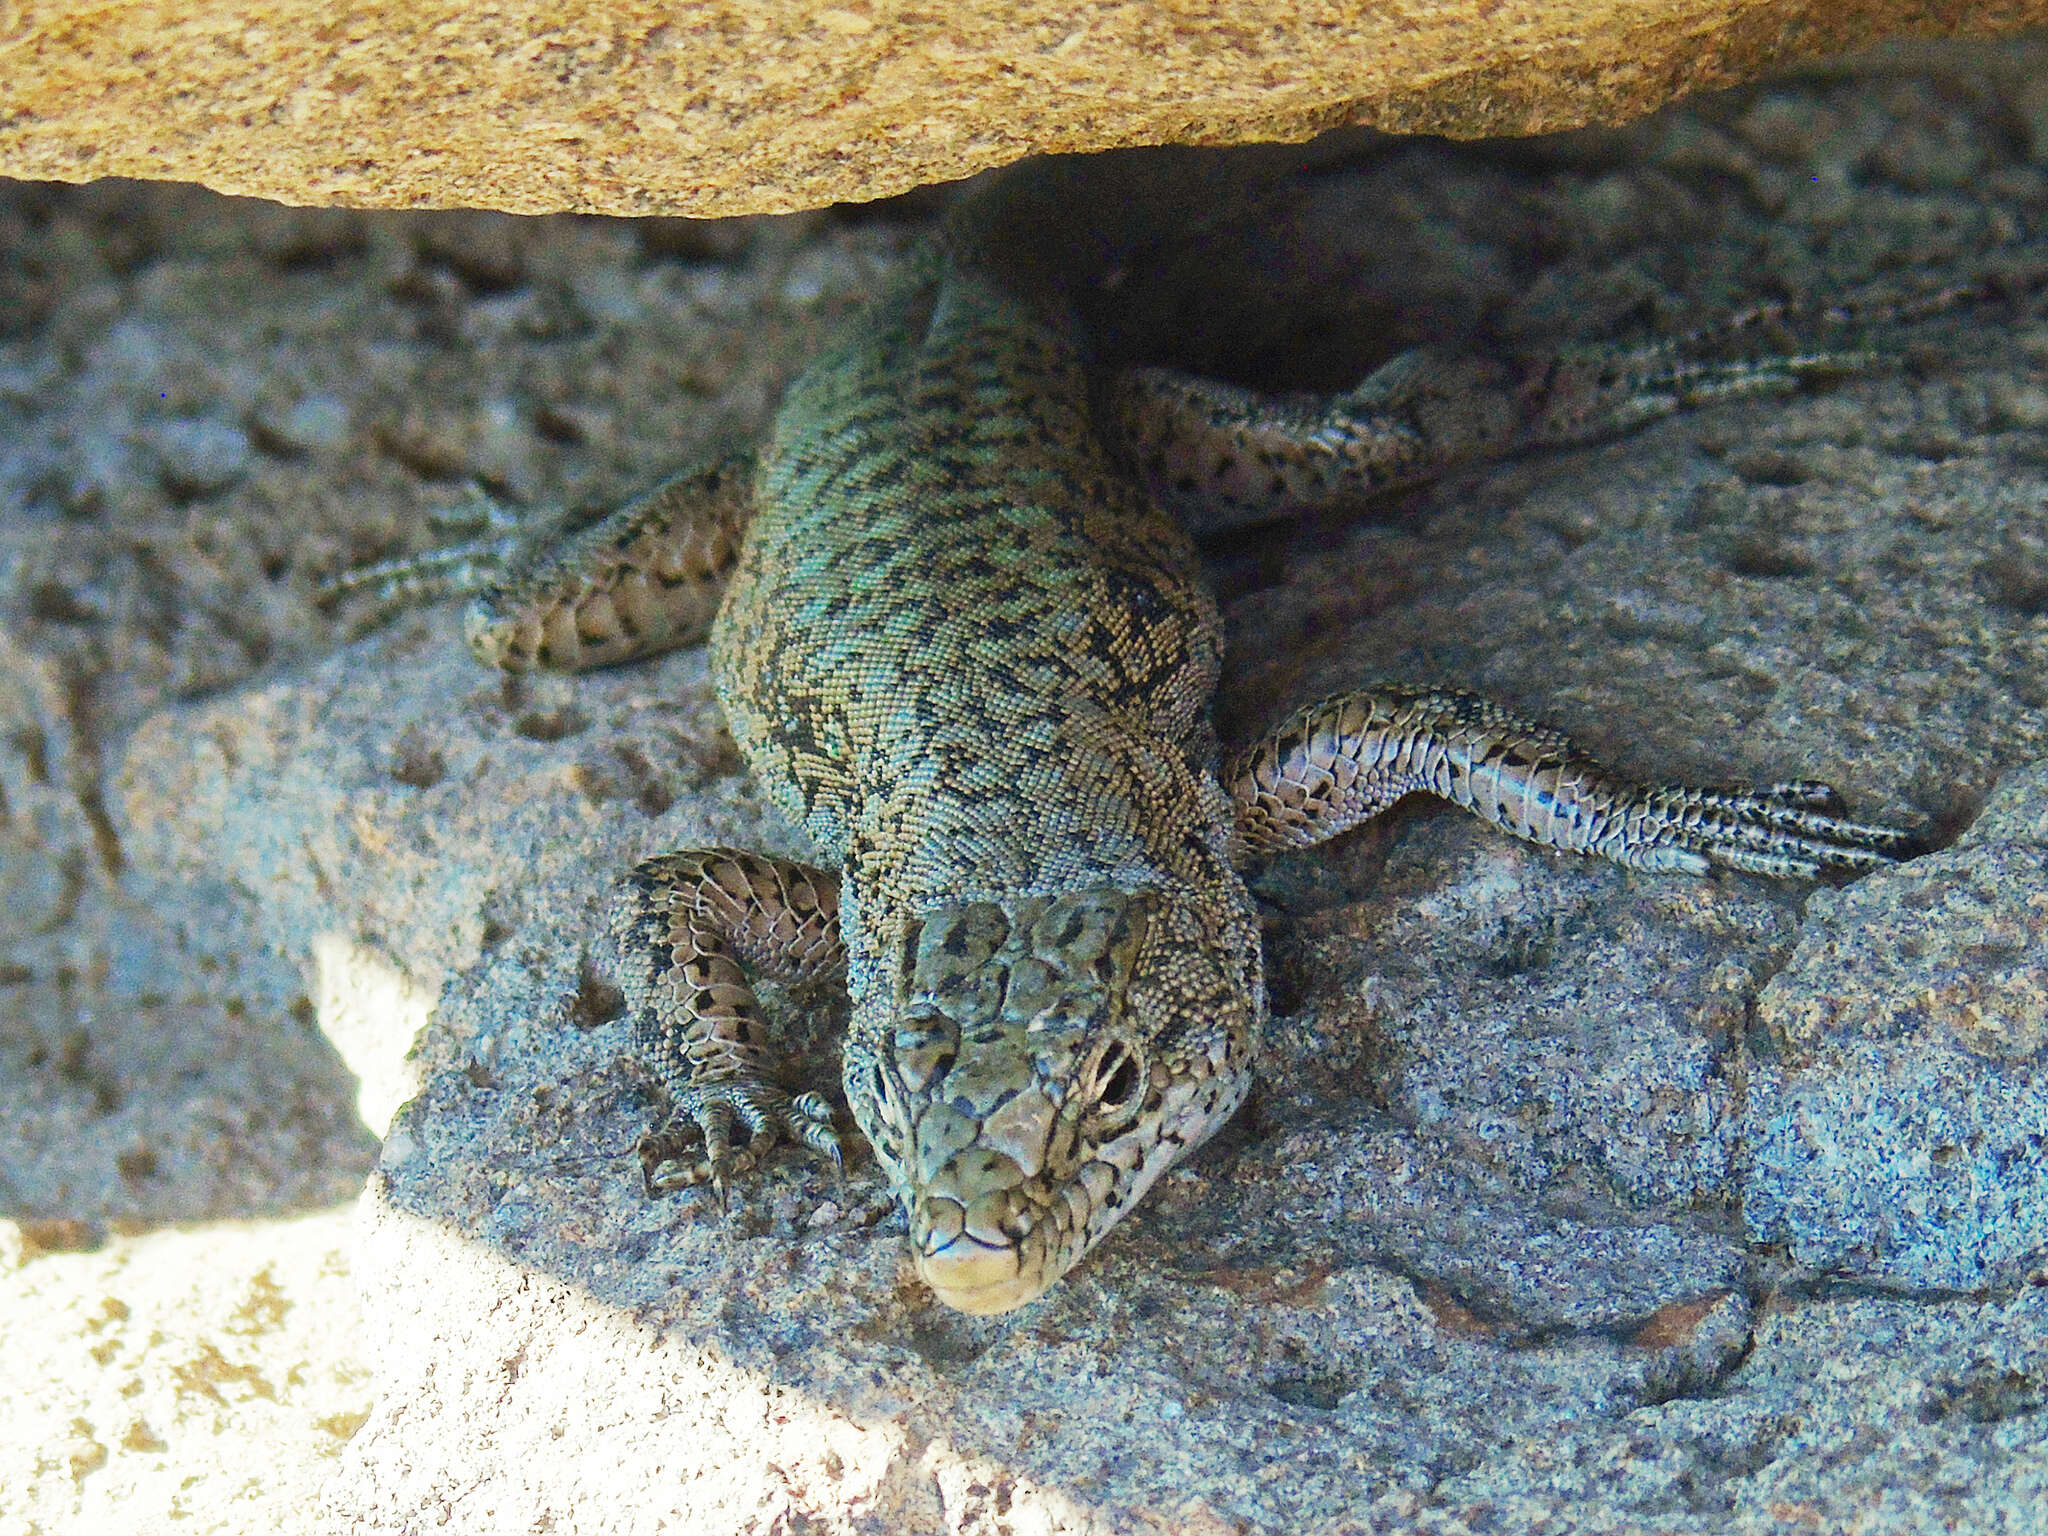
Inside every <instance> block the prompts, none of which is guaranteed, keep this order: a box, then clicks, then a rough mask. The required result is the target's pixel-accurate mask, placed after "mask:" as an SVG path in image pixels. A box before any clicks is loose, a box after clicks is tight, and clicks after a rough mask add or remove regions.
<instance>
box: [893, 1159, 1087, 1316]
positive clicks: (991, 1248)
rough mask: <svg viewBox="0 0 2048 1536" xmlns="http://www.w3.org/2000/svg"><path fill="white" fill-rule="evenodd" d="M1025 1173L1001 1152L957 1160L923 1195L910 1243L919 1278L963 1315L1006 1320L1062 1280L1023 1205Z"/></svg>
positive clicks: (1042, 1233)
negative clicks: (1006, 1315) (1001, 1316)
mask: <svg viewBox="0 0 2048 1536" xmlns="http://www.w3.org/2000/svg"><path fill="white" fill-rule="evenodd" d="M1025 1183H1026V1176H1025V1173H1024V1170H1023V1169H1022V1168H1021V1167H1019V1166H1018V1165H1017V1163H1016V1161H1015V1160H1014V1159H1012V1158H1010V1157H1007V1156H1005V1155H1004V1154H1002V1153H1000V1152H992V1151H989V1150H988V1149H986V1148H976V1149H974V1150H973V1151H971V1152H968V1153H965V1154H963V1155H961V1156H959V1157H956V1158H953V1159H952V1160H950V1161H949V1162H947V1163H946V1165H945V1166H944V1167H942V1168H941V1169H939V1171H938V1173H937V1174H936V1176H934V1177H933V1178H932V1179H931V1181H930V1182H929V1183H927V1184H926V1185H925V1187H924V1188H923V1189H921V1190H919V1191H918V1192H917V1195H916V1198H915V1199H914V1201H913V1202H911V1209H910V1241H911V1246H912V1249H913V1251H914V1252H915V1253H916V1255H917V1272H918V1274H919V1275H920V1276H922V1277H923V1279H924V1282H925V1284H927V1285H929V1286H930V1287H931V1288H932V1289H933V1291H935V1292H937V1293H938V1297H939V1300H941V1301H943V1302H944V1303H945V1304H946V1305H947V1306H949V1307H952V1308H954V1309H955V1310H956V1311H960V1312H972V1313H976V1314H986V1313H991V1312H1008V1311H1010V1310H1011V1309H1013V1308H1016V1307H1021V1306H1023V1305H1024V1303H1025V1302H1027V1301H1030V1300H1032V1299H1034V1298H1035V1297H1037V1296H1038V1295H1039V1294H1040V1293H1042V1292H1043V1291H1044V1290H1045V1289H1046V1287H1047V1286H1048V1285H1050V1284H1051V1283H1052V1282H1053V1281H1054V1280H1055V1279H1057V1278H1058V1274H1057V1273H1056V1272H1048V1270H1049V1266H1048V1264H1047V1262H1046V1261H1047V1254H1046V1246H1045V1238H1046V1229H1045V1227H1044V1225H1043V1224H1042V1223H1041V1222H1040V1221H1039V1220H1038V1219H1037V1213H1036V1211H1035V1210H1034V1209H1033V1207H1032V1204H1031V1202H1030V1201H1029V1200H1028V1199H1027V1198H1026V1197H1025V1193H1024V1185H1025Z"/></svg>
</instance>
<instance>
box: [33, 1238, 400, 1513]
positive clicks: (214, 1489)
mask: <svg viewBox="0 0 2048 1536" xmlns="http://www.w3.org/2000/svg"><path fill="white" fill-rule="evenodd" d="M351 1224H352V1223H351V1218H350V1215H349V1212H348V1211H347V1209H346V1208H344V1209H341V1210H336V1211H332V1212H323V1213H320V1214H318V1215H312V1216H301V1217H296V1218H292V1219H288V1220H279V1221H268V1222H236V1223H217V1224H215V1225H212V1226H209V1227H206V1228H204V1229H202V1230H198V1231H177V1230H166V1231H159V1232H150V1233H147V1234H143V1235H138V1236H135V1237H127V1238H120V1239H117V1240H116V1241H114V1242H112V1243H110V1244H108V1245H107V1246H106V1247H104V1248H102V1249H100V1250H99V1251H98V1252H94V1253H62V1252H52V1251H50V1250H47V1249H44V1248H43V1247H41V1246H40V1245H39V1244H38V1243H37V1242H35V1241H34V1240H33V1239H32V1238H28V1239H25V1238H24V1237H23V1235H22V1234H21V1231H20V1229H19V1228H17V1227H15V1226H14V1225H12V1224H11V1223H0V1359H4V1360H5V1361H6V1381H7V1390H6V1391H5V1392H0V1530H6V1531H8V1532H9V1533H10V1536H12V1533H14V1532H52V1531H81V1532H83V1531H90V1532H93V1533H95V1536H128V1533H130V1532H133V1533H136V1536H145V1533H151V1532H160V1531H163V1530H165V1529H167V1528H169V1529H182V1530H194V1531H228V1530H232V1531H293V1532H298V1531H306V1530H312V1529H316V1528H323V1529H324V1528H326V1527H325V1522H324V1521H322V1520H320V1518H319V1517H318V1516H317V1514H316V1511H318V1509H319V1507H320V1506H319V1502H318V1501H319V1495H320V1486H321V1484H322V1483H323V1482H324V1481H325V1480H326V1479H327V1478H328V1477H330V1476H331V1475H332V1474H333V1472H334V1469H335V1466H336V1463H337V1461H338V1460H339V1458H340V1457H341V1455H342V1453H343V1451H344V1450H345V1449H346V1447H347V1445H348V1443H349V1437H350V1436H351V1435H353V1434H355V1432H356V1431H357V1430H358V1429H360V1428H361V1427H362V1423H363V1420H364V1419H365V1418H366V1417H368V1415H369V1410H370V1403H371V1399H372V1390H371V1378H370V1373H369V1371H368V1370H367V1369H366V1368H365V1367H364V1366H363V1364H362V1363H361V1361H360V1359H359V1356H358V1348H359V1339H360V1335H361V1328H362V1319H361V1316H360V1314H359V1311H358V1307H357V1299H356V1283H355V1279H354V1277H353V1276H352V1275H351V1273H350V1266H349V1251H350V1249H351V1248H352V1247H353V1241H352V1234H351V1232H350V1227H351Z"/></svg>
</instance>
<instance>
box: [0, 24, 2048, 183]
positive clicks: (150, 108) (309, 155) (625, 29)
mask: <svg viewBox="0 0 2048 1536" xmlns="http://www.w3.org/2000/svg"><path fill="white" fill-rule="evenodd" d="M2043 20H2048V5H2044V4H2043V3H2042V0H1996V3H1984V4H1978V5H1973V6H1969V7H1953V6H1951V7H1940V6H1928V5H1924V4H1918V3H1913V0H1856V3H1845V0H1776V3H1774V4H1771V5H1769V6H1765V7H1761V8H1759V7H1756V6H1750V5H1738V4H1732V3H1729V0H1657V3H1655V4H1630V3H1625V0H1623V3H1608V4H1604V5H1599V4H1591V5H1589V4H1584V3H1575V0H1544V3H1540V4H1524V5H1510V6H1503V5H1498V4H1488V3H1482V0H1460V3H1457V4H1450V5H1434V6H1426V7H1399V6H1386V5H1370V4H1365V3H1362V0H1349V3H1345V4H1336V5H1326V6H1314V7H1294V8H1286V9H1282V10H1278V11H1276V10H1275V9H1274V8H1272V7H1271V6H1266V5H1260V4H1257V3H1250V0H1247V3H1240V4H1237V5H1234V6H1223V7H1213V6H1212V7H1203V8H1195V9H1190V8H1185V7H1182V8H1174V9H1169V10H1160V9H1157V8H1154V7H1149V6H1142V5H1124V6H1098V7H1093V8H1091V9H1089V10H1088V11H1087V12H1086V13H1085V14H1081V15H1077V14H1076V13H1074V12H1072V11H1071V10H1069V9H1063V8H1061V7H1057V6H1044V7H1035V8H1034V7H1030V6H1018V5H1015V4H1013V3H1010V0H977V3H974V4H965V5H960V4H956V5H946V6H941V7H937V8H933V9H930V10H925V11H917V10H908V9H904V8H902V7H898V6H888V5H874V4H870V3H868V0H848V3H846V4H843V5H828V6H823V7H818V6H799V5H769V4H755V5H750V6H747V7H744V8H741V9H735V10H730V11H726V10H721V9H718V8H715V7H714V8H705V7H684V8H682V9H677V8H675V7H673V6H660V5H653V4H649V3H646V0H637V3H632V4H613V5H608V6H604V7H602V8H597V7H587V6H586V7H574V6H557V7H551V8H541V9H538V10H536V9H531V8H512V9H494V8H489V7H485V8H477V7H465V6H448V5H442V6H427V7H419V6H398V5H388V4H386V5H376V6H369V7H360V8H356V9H352V10H349V11H346V12H343V13H339V14H337V13H336V12H335V11H334V9H333V8H332V7H331V6H328V5H322V4H317V3H314V0H289V3H284V4H274V5H271V6H268V7H266V8H264V9H263V10H262V11H261V12H258V13H251V12H249V11H247V10H245V9H242V8H237V7H234V6H229V5H224V4H221V3H218V0H184V3H182V4H179V5H175V6H172V7H169V8H165V7H163V6H160V5H142V4H135V3H123V4H114V5H103V6H97V7H95V8H94V9H93V10H91V11H90V12H89V13H85V14H81V13H79V12H78V10H77V8H76V7H74V6H70V5H66V4H63V3H61V0H31V3H28V4H24V5H17V6H15V7H14V8H13V10H12V11H11V12H10V19H9V21H8V24H7V26H6V28H5V30H4V31H0V172H5V173H6V174H8V175H13V176H26V177H47V178H55V179H60V180H65V181H81V180H85V179H88V178H90V177H95V176H149V177H170V178H175V179H178V180H189V181H197V182H202V183H204V184H205V185H207V186H210V187H214V188H217V189H219V190H221V191H224V192H238V193H252V194H257V195H261V196H264V197H272V198H277V199H279V200H280V201H283V202H290V203H347V204H352V205H356V206H362V207H386V208H390V207H411V208H417V207H452V206H469V207H488V208H503V209H508V210H511V211H514V212H519V213H542V212H552V211H557V210H563V209H572V210H576V211H580V212H590V213H613V214H646V213H663V214H694V215H705V214H732V213H752V212H771V211H783V210H787V209H792V208H803V207H815V206H819V205H822V204H825V203H829V202H835V201H864V200H867V199H870V198H876V197H884V196H888V195H890V194H892V193H897V192H903V191H906V190H908V189H910V188H912V187H916V186H922V185H927V184H930V183H934V182H940V181H949V180H953V179H955V178H957V177H961V176H967V175H971V174H973V173H974V172H976V171H982V170H987V169H989V168H990V167H993V166H997V165H1002V164H1006V163H1008V162H1009V161H1012V160H1016V159H1020V158H1022V157H1023V156H1025V155H1028V154H1034V153H1046V152H1052V151H1067V150H1096V149H1111V148H1117V147H1121V146H1128V145H1137V144H1161V143H1192V144H1236V143H1247V142H1252V141H1256V140H1296V141H1298V140H1301V139H1306V138H1308V137H1310V136H1311V135H1313V134H1316V133H1319V132H1321V131H1323V130H1325V129H1329V128H1333V127H1337V126H1339V125H1342V124H1369V125H1371V126H1373V127H1376V128H1382V129H1386V130H1389V131H1393V132H1404V133H1416V132H1428V133H1447V134H1451V135H1453V136H1456V137H1461V138H1476V137H1481V136H1487V135H1497V134H1526V133H1537V132H1543V131H1546V130H1553V129H1559V128H1569V127H1575V126H1578V125H1580V124H1584V123H1593V122H1606V123H1612V122H1620V121H1624V120H1626V119H1628V118H1630V117H1634V116H1637V115H1640V114H1642V113H1644V112H1647V111H1649V110H1651V109H1653V108H1655V107H1658V106H1661V105H1662V104H1664V103H1665V102H1667V101H1669V100H1671V99H1673V98H1674V97H1677V96H1681V95H1684V94H1686V93H1687V92H1690V91H1697V90H1702V89H1711V88H1713V87H1716V86H1725V85H1731V84H1735V83H1737V82H1740V81H1743V80H1748V79H1754V78H1756V77H1758V76H1760V75H1763V74H1766V73H1769V72H1771V71H1774V70H1783V69H1786V68H1788V67H1790V66H1792V65H1794V64H1796V63H1799V62H1802V61H1807V60H1813V59H1818V58H1822V57H1825V56H1828V55H1831V54H1836V53H1840V52H1842V51H1843V50H1846V49H1850V48H1856V47H1861V46H1863V45H1865V44H1867V43H1872V42H1875V41H1878V40H1879V39H1883V38H1892V37H1929V36H1936V35H1945V34H1958V33H1960V34H1971V35H1984V34H1988V33H1992V32H1997V31H2007V30H2011V29H2014V28H2018V27H2023V26H2026V25H2029V24H2039V23H2040V22H2042V21H2043Z"/></svg>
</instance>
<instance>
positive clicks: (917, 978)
mask: <svg viewBox="0 0 2048 1536" xmlns="http://www.w3.org/2000/svg"><path fill="white" fill-rule="evenodd" d="M1219 912H1220V913H1221V914H1222V918H1221V920H1220V921H1219V919H1218V916H1217V914H1218V913H1219ZM893 948H894V953H893V954H892V955H890V956H889V957H888V959H887V962H886V963H885V965H884V967H883V969H884V972H885V973H886V974H887V975H888V977H889V981H890V983H892V984H889V985H885V986H883V987H880V988H877V989H876V990H877V991H880V992H886V993H892V994H893V995H890V996H883V997H872V998H870V1000H869V1007H868V1008H865V1009H864V1008H862V1007H861V1005H860V1003H858V1002H857V1003H856V1019H855V1027H854V1030H853V1032H852V1034H851V1035H850V1037H849V1045H848V1051H847V1061H846V1082H847V1097H848V1100H849V1101H850V1102H851V1103H852V1104H853V1106H854V1108H855V1115H856V1118H857V1119H858V1120H859V1121H860V1127H861V1130H862V1132H863V1133H864V1134H865V1135H866V1136H867V1138H868V1140H869V1142H870V1143H871V1144H872V1145H873V1147H874V1148H875V1152H876V1155H877V1157H878V1158H879V1160H880V1161H881V1164H882V1166H883V1167H884V1168H885V1169H886V1170H887V1172H888V1174H889V1177H890V1179H891V1181H892V1182H893V1184H894V1186H895V1190H896V1194H897V1197H898V1198H899V1199H900V1200H901V1201H902V1203H903V1206H904V1209H905V1210H906V1211H907V1212H908V1214H909V1217H910V1235H911V1242H912V1245H913V1248H914V1250H915V1253H916V1257H917V1267H918V1272H919V1274H920V1275H921V1276H922V1277H923V1278H924V1280H925V1282H926V1283H927V1284H929V1285H930V1286H931V1287H932V1289H933V1290H934V1291H935V1292H936V1293H937V1294H938V1296H939V1298H940V1300H942V1301H944V1302H945V1303H946V1304H947V1305H949V1306H952V1307H955V1308H957V1309H959V1310H960V1311H962V1312H974V1313H990V1312H1007V1311H1009V1310H1011V1309H1012V1308H1014V1307H1020V1306H1022V1305H1023V1304H1024V1303H1025V1302H1027V1301H1030V1300H1032V1299H1033V1298H1034V1297H1036V1296H1038V1295H1040V1294H1041V1293H1042V1292H1044V1291H1045V1290H1046V1289H1047V1288H1048V1287H1049V1286H1051V1285H1052V1284H1053V1282H1054V1281H1056V1280H1058V1279H1059V1278H1060V1276H1061V1275H1063V1274H1065V1273H1066V1272H1067V1271H1068V1270H1069V1269H1071V1268H1072V1267H1073V1266H1074V1264H1075V1263H1077V1262H1078V1261H1079V1260H1080V1258H1081V1257H1082V1255H1083V1254H1085V1253H1087V1252H1088V1250H1089V1249H1090V1248H1092V1247H1094V1246H1095V1244H1096V1243H1097V1242H1099V1241H1100V1240H1101V1239H1102V1237H1103V1235H1104V1234H1105V1233H1107V1232H1108V1231H1109V1229H1110V1228H1111V1227H1112V1226H1114V1225H1115V1224H1116V1221H1117V1220H1118V1218H1119V1217H1121V1216H1122V1215H1123V1213H1124V1212H1125V1211H1127V1210H1129V1209H1130V1208H1131V1206H1132V1205H1133V1204H1135V1203H1136V1201H1137V1200H1138V1198H1139V1197H1140V1196H1141V1195H1143V1194H1144V1192H1145V1191H1146V1190H1147V1189H1148V1188H1149V1187H1150V1186H1151V1185H1152V1183H1153V1181H1154V1180H1156V1179H1157V1178H1158V1177H1159V1176H1160V1175H1161V1174H1162V1173H1164V1172H1165V1171H1166V1170H1167V1169H1168V1168H1170V1167H1172V1166H1173V1164H1174V1163H1176V1162H1177V1161H1179V1160H1180V1159H1181V1158H1182V1157H1183V1156H1185V1155H1186V1154H1187V1153H1188V1152H1190V1151H1192V1150H1193V1149H1194V1148H1195V1147H1197V1146H1199V1145H1200V1144H1201V1143H1202V1142H1203V1141H1205V1140H1206V1139H1207V1138H1208V1137H1209V1136H1210V1134H1211V1133H1213V1132H1214V1131H1215V1130H1216V1129H1217V1128H1218V1127H1219V1126H1221V1125H1222V1124H1223V1122H1224V1121H1225V1120H1226V1119H1228V1118H1229V1117H1230V1115H1231V1113H1232V1112H1233V1111H1234V1110H1235V1109H1236V1108H1237V1106H1238V1105H1239V1103H1241V1102H1242V1100H1243V1098H1244V1094H1245V1090H1246V1088H1247V1087H1248V1086H1249V1084H1250V1080H1251V1062H1252V1057H1253V1054H1254V1051H1255V1048H1256V1044H1257V1033H1258V1028H1259V1024H1260V1021H1261V1020H1262V1019H1263V1017H1264V1013H1265V1005H1264V1004H1265V998H1264V983H1263V981H1262V979H1261V971H1260V963H1259V953H1258V935H1257V930H1256V927H1255V925H1254V923H1253V921H1252V920H1251V917H1250V914H1249V912H1248V910H1246V909H1244V907H1243V904H1242V903H1238V902H1224V903H1220V904H1218V903H1214V902H1204V901H1198V900H1196V899H1193V898H1192V897H1191V896H1182V895H1179V894H1178V893H1172V892H1160V891H1151V890H1147V891H1136V892H1129V891H1123V890H1120V889H1116V888H1110V887H1105V888H1096V889H1089V890H1083V891H1075V892H1068V893H1065V894H1061V895H1057V896H1051V897H1030V898H1017V899H1009V900H1003V901H962V902H952V903H946V904H943V905H938V906H933V907H930V908H927V909H925V910H924V911H923V912H921V913H919V914H917V915H916V916H915V917H911V918H909V919H908V920H906V921H904V922H903V923H901V924H900V925H899V926H898V927H897V929H896V939H895V943H894V946H893ZM878 1004H879V1005H880V1006H879V1007H878V1006H876V1005H878ZM862 1013H867V1014H868V1018H867V1019H866V1020H863V1019H862V1018H861V1017H860V1015H861V1014H862ZM864 1023H865V1024H866V1025H867V1027H865V1028H864V1027H862V1026H863V1024H864Z"/></svg>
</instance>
